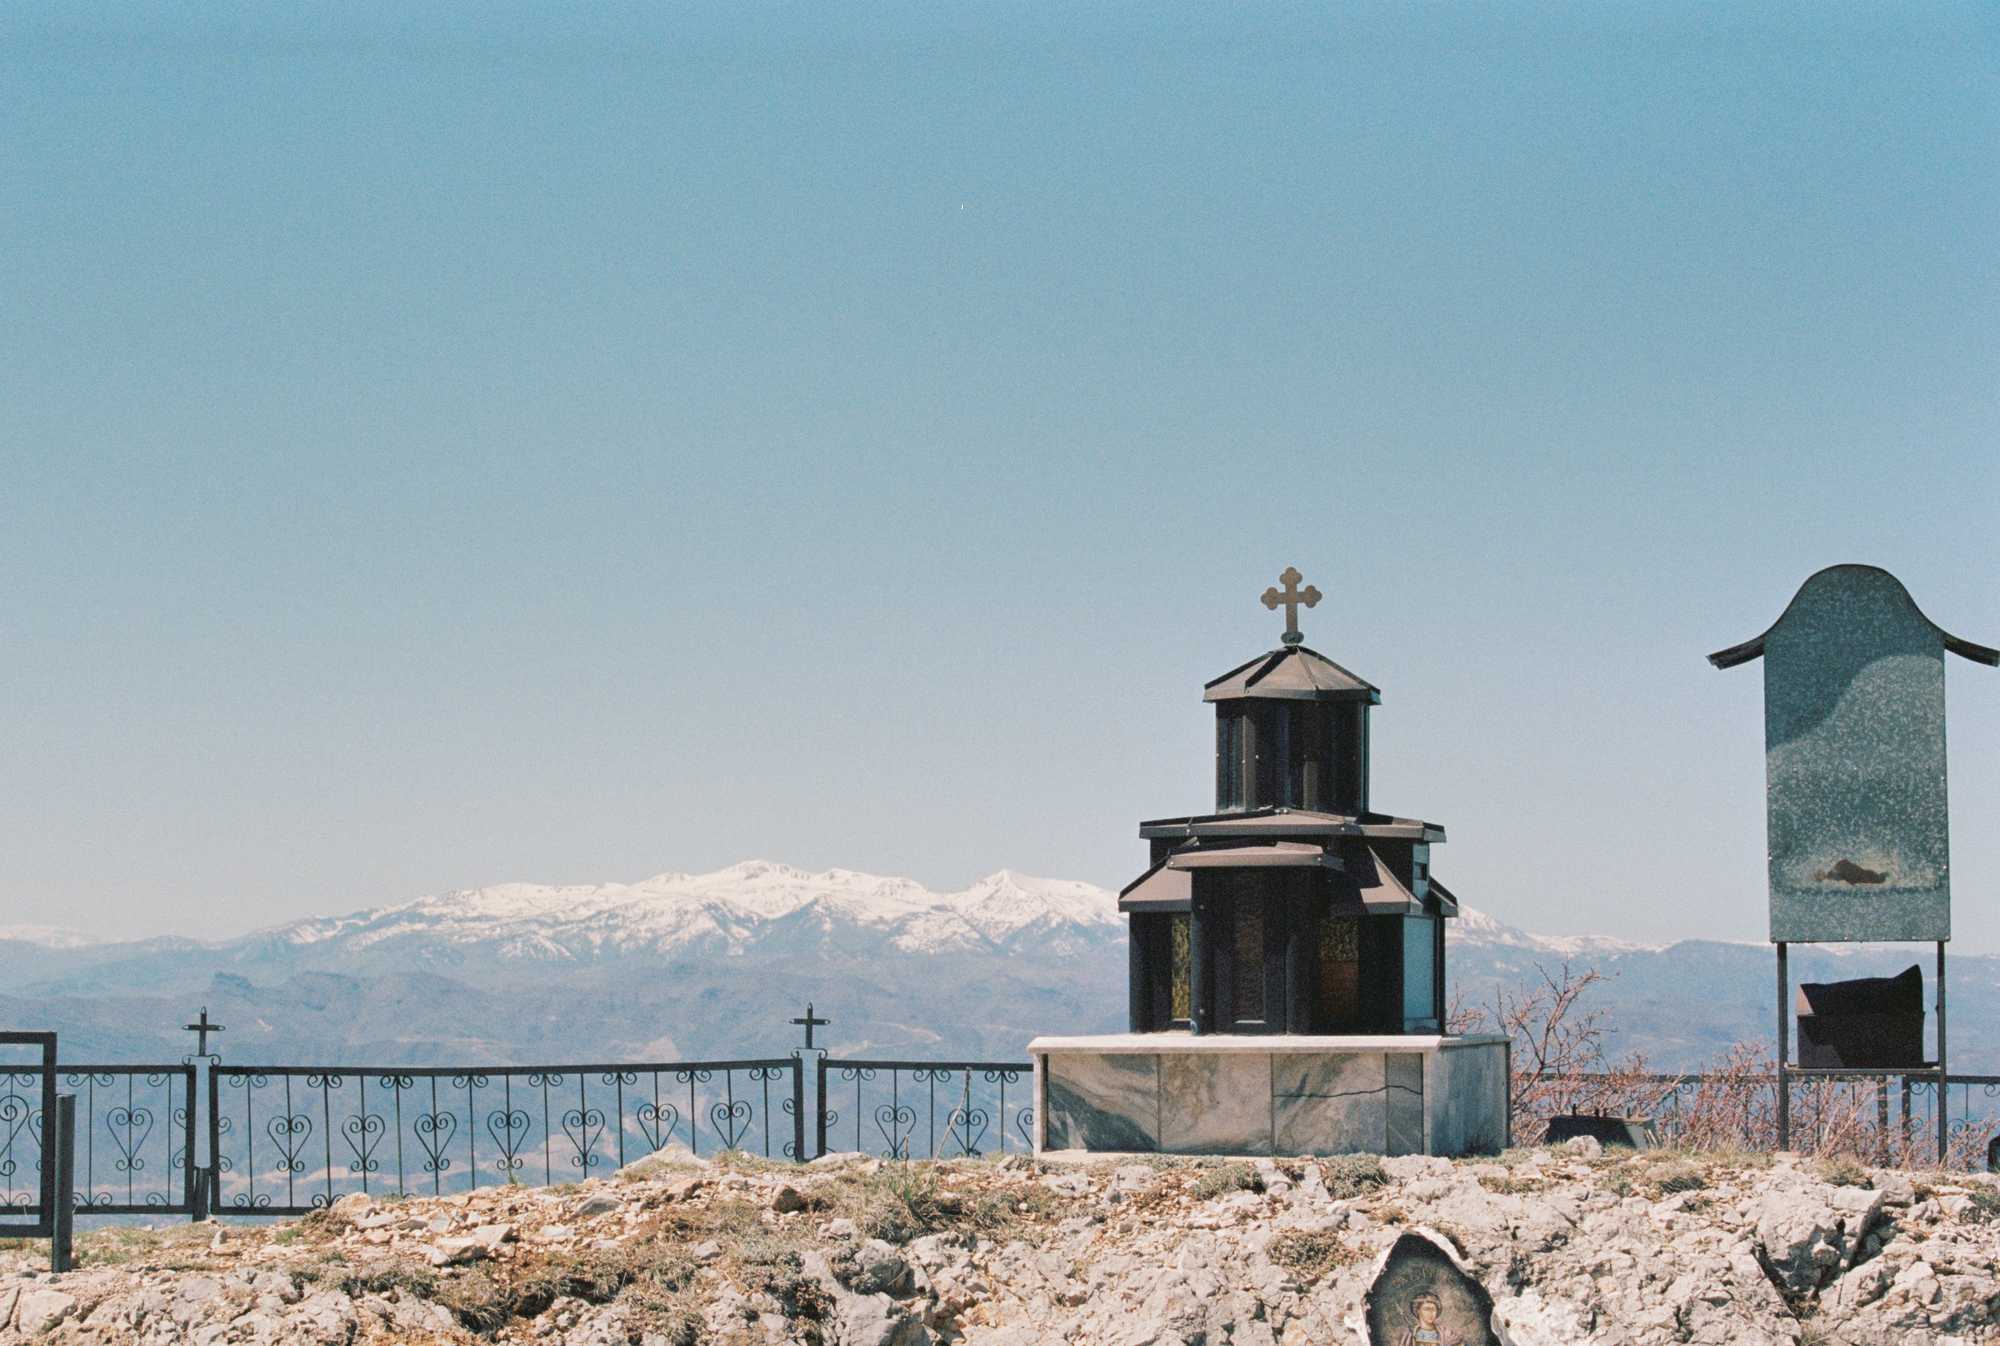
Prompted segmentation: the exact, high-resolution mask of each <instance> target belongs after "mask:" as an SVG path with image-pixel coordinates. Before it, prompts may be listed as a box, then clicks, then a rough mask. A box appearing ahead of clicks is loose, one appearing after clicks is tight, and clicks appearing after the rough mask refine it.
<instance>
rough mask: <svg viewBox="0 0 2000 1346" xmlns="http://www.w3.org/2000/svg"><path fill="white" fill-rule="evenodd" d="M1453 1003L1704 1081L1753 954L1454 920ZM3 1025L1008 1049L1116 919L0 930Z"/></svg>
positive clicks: (725, 915) (500, 902) (888, 884)
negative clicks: (1585, 1001) (813, 1015)
mask: <svg viewBox="0 0 2000 1346" xmlns="http://www.w3.org/2000/svg"><path fill="white" fill-rule="evenodd" d="M1447 929H1448V932H1449V947H1450V972H1449V977H1450V986H1451V987H1452V988H1453V990H1454V991H1455V992H1456V993H1457V994H1458V995H1459V996H1461V997H1463V998H1464V999H1466V1000H1470V1001H1472V1002H1475V1003H1482V1004H1483V1003H1490V1002H1491V999H1492V997H1493V996H1494V995H1495V994H1496V993H1505V992H1508V991H1512V990H1514V989H1516V988H1520V987H1523V986H1527V985H1532V984H1535V983H1537V982H1538V981H1539V979H1540V976H1541V972H1542V970H1544V969H1546V970H1548V971H1551V972H1553V971H1555V970H1556V969H1558V968H1559V967H1562V966H1564V965H1567V966H1569V967H1570V968H1571V969H1572V970H1575V971H1581V970H1585V969H1595V970H1597V971H1601V972H1603V973H1605V974H1606V976H1607V977H1608V979H1609V980H1608V981H1606V982H1605V983H1604V984H1603V985H1601V986H1599V987H1598V988H1596V989H1595V990H1594V991H1593V993H1592V994H1593V997H1594V999H1593V1002H1592V1003H1593V1004H1594V1005H1595V1006H1596V1007H1597V1008H1600V1009H1602V1010H1603V1011H1604V1014H1605V1020H1606V1022H1607V1023H1608V1024H1609V1025H1611V1027H1612V1028H1613V1029H1614V1032H1615V1036H1614V1038H1613V1040H1612V1044H1611V1045H1612V1048H1613V1050H1614V1051H1629V1050H1637V1051H1643V1052H1644V1053H1645V1054H1646V1055H1647V1056H1648V1057H1649V1059H1651V1060H1652V1061H1653V1062H1654V1063H1655V1064H1656V1065H1657V1066H1659V1067H1661V1068H1684V1067H1690V1066H1695V1065H1699V1064H1700V1063H1701V1062H1702V1061H1705V1060H1707V1059H1710V1058H1712V1057H1713V1056H1714V1055H1715V1054H1716V1053H1717V1052H1719V1051H1721V1050H1722V1049H1724V1048H1726V1047H1727V1046H1729V1045H1730V1044H1732V1043H1734V1042H1738V1041H1742V1040H1746V1039H1747V1040H1755V1041H1762V1040H1764V1039H1765V1038H1766V1037H1767V1036H1768V1029H1769V998H1770V994H1771V968H1772V960H1771V952H1770V950H1769V948H1768V947H1766V946H1764V945H1761V944H1724V943H1718V942H1712V941H1684V942H1681V943H1677V944H1672V945H1666V946H1659V945H1647V944H1638V943H1634V942H1631V941H1628V940H1620V939H1614V938H1610V937H1606V936H1552V935H1538V934H1532V933H1529V932H1527V931H1523V930H1520V929H1517V928H1515V927H1512V926H1509V925H1506V924H1504V923H1502V922H1500V921H1498V920H1496V919H1494V918H1493V917H1491V916H1489V915H1487V914H1485V913H1483V912H1479V911H1475V910H1471V909H1467V910H1466V911H1465V912H1464V914H1463V915H1461V916H1460V917H1459V918H1458V919H1457V920H1456V921H1453V922H1452V923H1451V924H1450V925H1449V926H1448V927H1447ZM8 948H11V949H12V950H14V951H16V956H15V957H13V958H12V959H9V960H7V961H6V963H5V964H4V965H5V966H8V967H9V968H10V970H11V971H12V973H13V975H12V976H11V977H10V979H9V981H8V983H7V984H6V991H5V993H4V994H0V1021H5V1022H7V1023H10V1024H16V1025H23V1026H29V1025H41V1024H50V1025H51V1026H54V1027H56V1028H57V1029H59V1030H60V1031H61V1032H62V1033H63V1034H64V1049H63V1050H64V1055H65V1056H66V1057H67V1058H68V1059H70V1060H73V1061H76V1060H84V1059H86V1058H96V1059H100V1060H120V1059H124V1060H132V1059H142V1058H143V1059H149V1060H159V1059H167V1060H172V1059H177V1058H178V1057H179V1055H180V1054H181V1052H183V1051H185V1050H186V1043H185V1035H184V1034H182V1033H181V1032H180V1031H179V1029H180V1025H182V1024H184V1023H186V1022H187V1021H188V1019H189V1017H190V1016H191V1015H192V1013H193V1011H194V1010H196V1009H197V1008H199V1007H200V1006H202V1005H204V1004H206V1005H207V1006H208V1007H209V1008H210V1010H211V1013H212V1014H213V1016H214V1017H215V1018H216V1019H217V1020H219V1021H220V1022H222V1023H224V1024H226V1025H228V1031H227V1033H226V1035H225V1036H224V1037H223V1038H222V1040H221V1041H222V1050H223V1051H224V1053H225V1055H226V1057H227V1058H228V1059H230V1060H233V1061H238V1062H244V1063H251V1062H279V1061H288V1062H293V1063H309V1062H328V1063H332V1062H348V1063H353V1062H357V1061H362V1060H363V1059H364V1058H365V1060H366V1061H368V1062H371V1063H372V1062H379V1063H383V1064H396V1063H408V1064H424V1063H439V1062H454V1063H456V1062H465V1063H476V1062H495V1063H498V1062H531V1061H542V1062H556V1061H562V1060H577V1059H585V1060H594V1061H608V1060H653V1061H659V1060H678V1059H692V1058H696V1057H714V1056H725V1057H743V1056H753V1055H759V1056H760V1055H771V1054H779V1053H782V1052H785V1051H789V1050H790V1049H791V1048H792V1047H794V1046H796V1045H797V1042H798V1039H797V1030H796V1029H794V1028H792V1027H791V1026H790V1024H789V1020H790V1019H791V1018H792V1017H794V1016H795V1015H797V1014H798V1013H799V1011H800V1009H801V1008H802V1006H803V1005H804V1003H805V1002H806V1001H808V1000H810V1001H812V1002H814V1004H815V1005H816V1006H817V1007H818V1009H819V1011H820V1012H821V1013H822V1014H823V1015H826V1016H828V1017H830V1018H831V1019H832V1020H833V1024H832V1026H831V1027H830V1028H829V1029H827V1030H825V1031H824V1033H823V1034H822V1037H821V1040H822V1041H828V1040H830V1041H831V1043H832V1045H833V1048H834V1050H835V1051H836V1052H837V1053H841V1054H846V1055H856V1054H868V1055H873V1056H878V1057H879V1056H893V1057H903V1058H916V1059H944V1058H958V1059H978V1060H1018V1059H1020V1055H1021V1051H1022V1048H1023V1047H1024V1046H1025V1044H1026V1043H1027V1040H1028V1039H1029V1038H1031V1037H1033V1036H1034V1035H1035V1034H1037V1033H1041V1032H1051V1031H1067V1032H1096V1031H1110V1030H1116V1029H1119V1028H1122V1027H1123V1026H1124V1020H1125V1012H1126V1011H1125V978H1126V967H1125V923H1124V920H1123V919H1122V918H1121V917H1120V916H1119V914H1118V910H1117V901H1116V896H1115V894H1113V893H1112V892H1110V891H1109V890H1107V889H1104V888H1099V887H1097V886H1095V885H1093V884H1089V883H1081V882H1076V881H1073V880H1064V879H1043V878H1033V877H1029V876H1027V875H1023V874H1017V873H1014V872H1012V871H1008V870H1002V871H1000V872H999V873H997V874H993V875H990V876H988V877H987V878H984V879H981V880H979V881H978V882H977V883H974V884H972V885H971V886H970V887H967V888H965V889H962V890H959V891H956V892H934V891H932V890H930V889H928V888H926V887H924V886H923V885H922V884H919V883H917V882H915V881H914V880H911V879H907V878H896V877H886V876H881V875H874V874H865V873H858V872H856V871H853V870H844V869H834V870H826V871H823V872H819V873H809V872H806V871H803V870H799V869H795V868H792V867H790V866H787V865H782V864H775V863H771V862H768V861H746V862H744V863H742V864H738V865H732V866H730V867H729V868H727V869H721V870H716V871H714V872H713V873H707V874H660V875H656V876H654V877H653V878H649V879H642V880H639V881H637V882H631V883H603V884H560V885H550V884H527V883H509V884H497V885H494V886H492V887H487V888H472V889H461V890H457V891H453V892H447V893H439V894H436V895H433V896H429V897H421V898H418V899H416V900H414V901H410V902H402V903H396V904H392V905H386V906H379V907H370V908H367V909H364V910H360V911H355V912H351V913H349V914H347V915H343V916H334V917H324V918H315V919H311V920H303V921H294V922H290V923H287V924H284V925H279V926H274V927H272V928H270V929H266V930H261V931H257V932H255V933H252V934H248V935H243V936H239V937H235V938H231V939H222V940H210V941H197V940H190V939H185V938H177V937H168V938H161V939H151V940H144V941H139V942H127V943H118V942H105V941H91V940H88V939H84V938H82V937H80V936H77V935H75V934H74V932H69V931H46V930H36V929H26V928H14V929H0V952H4V951H6V950H7V949H8ZM1794 961H1795V967H1796V975H1797V976H1798V978H1799V979H1800V980H1830V979H1834V978H1837V977H1843V976H1856V975H1870V974H1874V973H1879V972H1890V971H1895V970H1897V969H1898V968H1900V967H1902V966H1905V965H1907V963H1908V962H1909V957H1908V955H1907V954H1906V953H1904V954H1900V955H1899V954H1898V953H1897V952H1896V951H1893V950H1872V949H1859V948H1857V949H1853V950H1835V949H1800V950H1795V952H1794ZM1952 966H1953V983H1952V998H1951V1005H1952V1029H1953V1032H1952V1042H1953V1045H1954V1048H1955V1051H1954V1057H1955V1058H1956V1060H1957V1062H1958V1063H1959V1064H1960V1065H1961V1067H1962V1068H1964V1069H1974V1068H1978V1066H1979V1065H1983V1064H1984V1063H1985V1057H1986V1056H1989V1055H1995V1056H2000V1053H1992V1052H1990V1051H1989V1050H1988V1049H1987V1047H1986V1043H1987V1042H1988V1041H1990V1034H1988V1033H1986V1032H1985V1029H1986V1028H1987V1027H1988V1026H1990V1025H1995V1024H2000V959H1993V958H1971V957H1959V958H1956V959H1954V961H1953V965H1952Z"/></svg>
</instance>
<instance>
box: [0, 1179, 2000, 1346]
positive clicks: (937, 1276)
mask: <svg viewBox="0 0 2000 1346" xmlns="http://www.w3.org/2000/svg"><path fill="white" fill-rule="evenodd" d="M1415 1226H1421V1227H1424V1228H1426V1229H1428V1230H1431V1231H1433V1232H1435V1233H1436V1234H1437V1235H1439V1236H1441V1237H1442V1238H1444V1239H1446V1240H1448V1241H1449V1242H1451V1243H1453V1244H1455V1245H1456V1246H1457V1248H1458V1250H1459V1251H1460V1253H1461V1254H1462V1255H1463V1258H1464V1260H1465V1262H1466V1264H1467V1265H1468V1266H1469V1267H1470V1268H1471V1269H1472V1271H1473V1273H1474V1274H1475V1275H1477V1276H1478V1277H1479V1278H1480V1279H1481V1280H1482V1281H1483V1282H1484V1283H1485V1284H1486V1286H1487V1288H1488V1290H1489V1292H1490V1293H1491V1294H1492V1295H1493V1298H1494V1300H1495V1303H1496V1305H1497V1308H1496V1314H1495V1316H1496V1319H1497V1326H1498V1327H1499V1329H1500V1331H1501V1333H1502V1339H1503V1340H1506V1341H1508V1342H1511V1343H1513V1344H1514V1346H1573V1344H1575V1343H1586V1342H1588V1343H1611V1342H1621V1343H1622V1342H1630V1343H1655V1342H1659V1343H1665V1342H1703V1343H1731V1344H1732V1346H1755V1344H1756V1343H1773V1342H1798V1343H1818V1344H1820V1346H1826V1344H1829V1343H1852V1344H1853V1346H1862V1344H1863V1343H1867V1344H1869V1346H1873V1344H1874V1343H1881V1342H1908V1343H1932V1344H1933V1346H1942V1344H1943V1343H1948V1342H1973V1341H2000V1279H1996V1277H2000V1270H1996V1261H2000V1187H1996V1186H1995V1185H1994V1184H1993V1183H1991V1182H1990V1181H1989V1180H1987V1179H1986V1178H1984V1177H1969V1176H1966V1175H1962V1174H1959V1175H1945V1174H1911V1173H1903V1172H1895V1171H1887V1170H1870V1169H1865V1168H1862V1167H1860V1166H1858V1165H1853V1164H1836V1165H1830V1166H1829V1165H1826V1164H1822V1163H1817V1162H1813V1161H1807V1160H1801V1159H1794V1158H1790V1157H1779V1158H1777V1159H1775V1160H1774V1159H1771V1158H1770V1157H1768V1156H1736V1157H1717V1156H1690V1155H1673V1154H1662V1153H1652V1154H1644V1155H1636V1156H1635V1155H1631V1154H1629V1153H1624V1152H1616V1151H1614V1152H1610V1153H1601V1152H1598V1151H1597V1150H1596V1149H1595V1146H1594V1144H1593V1143H1592V1142H1576V1143H1572V1145H1570V1146H1568V1147H1564V1148H1561V1149H1556V1150H1533V1151H1527V1150H1523V1151H1510V1152H1509V1153H1508V1154H1506V1155H1504V1156H1502V1157H1501V1158H1500V1159H1498V1160H1487V1161H1462V1162H1457V1163H1452V1162H1447V1161H1444V1160H1437V1159H1424V1158H1405V1159H1390V1160H1385V1161H1377V1160H1374V1159H1372V1158H1349V1159H1339V1160H1326V1161H1296V1162H1279V1163H1277V1164H1271V1163H1259V1164H1255V1165H1252V1164H1246V1163H1223V1162H1218V1161H1206V1162H1202V1161H1168V1160H1148V1161H1145V1162H1139V1161H1124V1162H1111V1161H1098V1162H1093V1163H1088V1164H1083V1163H1062V1162H1047V1163H1043V1164H1039V1165H1038V1164H1036V1163H1034V1162H1033V1161H1030V1160H1028V1159H1026V1158H1022V1157H1014V1158H1010V1159H1006V1160H1001V1161H997V1162H995V1161H984V1160H968V1161H962V1162H953V1163H942V1164H895V1163H890V1164H883V1163H880V1162H878V1161H875V1160H871V1159H866V1158H863V1157H861V1156H858V1155H831V1156H828V1157H827V1158H825V1159H821V1160H819V1161H818V1162H816V1163H814V1164H811V1165H807V1166H805V1167H803V1168H800V1167H793V1166H789V1165H776V1164H771V1163H768V1162H765V1161H761V1160H752V1159H736V1158H729V1159H725V1160H724V1161H722V1162H713V1161H708V1160H702V1159H697V1158H695V1157H694V1156H692V1155H687V1154H684V1153H681V1154H674V1153H668V1154H662V1155H658V1156H655V1157H654V1158H652V1159H650V1160H647V1161H645V1162H644V1163H643V1164H641V1165H637V1166H634V1167H633V1168H630V1169H627V1170H626V1171H625V1172H623V1173H622V1174H619V1175H617V1176H615V1177H612V1178H607V1179H603V1180H598V1181H593V1182H589V1183H584V1184H582V1185H580V1186H572V1187H559V1188H530V1187H499V1188H493V1189H487V1190H482V1191H481V1192H479V1193H478V1194H476V1195H473V1196H457V1197H444V1198H439V1199H412V1200H399V1201H369V1200H367V1199H366V1198H361V1197H349V1198H346V1199H343V1200H342V1201H340V1202H338V1203H337V1204H336V1205H335V1206H334V1207H333V1208H332V1209H330V1210H327V1211H323V1212H321V1213H319V1214H317V1215H314V1216H311V1217H309V1218H307V1219H304V1220H299V1221H294V1222H290V1223H285V1224H277V1225H268V1226H263V1227H258V1228H241V1227H232V1226H230V1225H228V1224H226V1223H224V1224H217V1223H209V1224H201V1225H180V1226H174V1227H168V1228H164V1229H159V1230H138V1229H122V1230H105V1231H99V1232H95V1233H91V1234H87V1235H83V1236H81V1237H80V1238H79V1240H78V1260H79V1269H78V1270H76V1271H73V1272H71V1273H69V1274H67V1275H64V1276H60V1277H51V1276H50V1275H49V1274H48V1273H47V1272H46V1271H45V1270H40V1269H38V1264H39V1265H41V1266H45V1265H46V1263H45V1260H44V1259H45V1257H46V1249H45V1246H44V1245H39V1244H36V1245H26V1244H22V1245H14V1246H12V1247H10V1248H8V1249H7V1250H5V1251H0V1341H8V1342H13V1341H38V1342H137V1343H148V1342H190V1343H220V1342H288V1343H289V1342H298V1343H347V1342H357V1343H359V1342H410V1343H426V1342H472V1341H481V1340H484V1341H496V1342H540V1343H551V1344H554V1343H564V1344H569V1346H586V1344H588V1346H609V1344H611V1343H642V1344H644V1346H667V1344H669V1343H689V1342H716V1343H763V1342H815V1343H826V1344H827V1346H917V1343H933V1342H963V1343H966V1344H967V1346H1044V1344H1046V1346H1056V1343H1063V1344H1064V1346H1068V1343H1076V1342H1103V1343H1110V1344H1112V1346H1176V1344H1180V1346H1218V1344H1219V1343H1223V1342H1230V1343H1258V1344H1260V1346H1262V1344H1266V1343H1285V1344H1286V1346H1291V1344H1292V1343H1304V1342H1313V1343H1330V1342H1339V1343H1359V1342H1361V1341H1362V1338H1361V1337H1360V1335H1359V1334H1358V1331H1357V1328H1356V1326H1355V1324H1356V1322H1357V1321H1358V1318H1357V1309H1358V1307H1359V1305H1360V1303H1361V1298H1362V1295H1363V1293H1364V1292H1365V1290H1366V1289H1367V1285H1368V1282H1369V1279H1370V1277H1371V1275H1372V1269H1373V1264H1374V1262H1375V1261H1376V1259H1377V1258H1378V1257H1379V1256H1380V1255H1381V1253H1382V1252H1383V1250H1385V1249H1386V1248H1387V1247H1388V1246H1389V1244H1390V1243H1392V1242H1393V1241H1394V1239H1395V1238H1396V1237H1397V1235H1398V1234H1400V1233H1401V1232H1403V1231H1405V1230H1407V1229H1409V1228H1411V1227H1415Z"/></svg>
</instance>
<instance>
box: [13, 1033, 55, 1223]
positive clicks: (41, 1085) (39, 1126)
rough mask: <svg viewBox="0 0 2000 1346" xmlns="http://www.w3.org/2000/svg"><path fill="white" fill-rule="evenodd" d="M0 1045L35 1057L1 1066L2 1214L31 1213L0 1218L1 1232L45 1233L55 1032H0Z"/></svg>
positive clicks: (50, 1202)
mask: <svg viewBox="0 0 2000 1346" xmlns="http://www.w3.org/2000/svg"><path fill="white" fill-rule="evenodd" d="M0 1050H7V1051H9V1052H10V1054H20V1053H22V1052H25V1054H27V1055H31V1056H33V1057H34V1058H35V1059H34V1061H33V1062H32V1063H29V1062H25V1061H9V1062H7V1063H6V1064H4V1065H0V1214H5V1215H22V1216H28V1217H31V1218H29V1219H25V1220H14V1221H4V1222H0V1235H6V1236H10V1237H14V1236H18V1237H24V1238H49V1237H50V1236H52V1235H53V1233H54V1232H55V1219H56V1204H57V1202H56V1166H55V1165H53V1164H47V1163H44V1162H43V1157H44V1155H43V1151H44V1149H45V1147H44V1145H43V1142H42V1133H43V1128H44V1125H45V1124H46V1123H47V1122H48V1120H49V1119H50V1118H52V1117H53V1116H54V1115H55V1109H56V1035H55V1034H54V1033H15V1032H6V1033H0ZM31 1149H32V1150H33V1154H32V1155H30V1153H29V1151H30V1150H31Z"/></svg>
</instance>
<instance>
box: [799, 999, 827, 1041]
mask: <svg viewBox="0 0 2000 1346" xmlns="http://www.w3.org/2000/svg"><path fill="white" fill-rule="evenodd" d="M792 1022H793V1023H795V1024H798V1025H799V1026H800V1027H802V1028H804V1029H805V1030H806V1050H807V1051H809V1052H810V1051H824V1050H826V1049H825V1048H823V1047H814V1046H813V1029H815V1028H824V1027H826V1026H827V1025H828V1024H830V1023H832V1022H833V1020H831V1019H821V1018H818V1017H816V1016H815V1015H814V1014H813V1007H812V1001H810V1000H808V1001H806V1012H805V1015H804V1017H803V1018H798V1019H794V1020H792Z"/></svg>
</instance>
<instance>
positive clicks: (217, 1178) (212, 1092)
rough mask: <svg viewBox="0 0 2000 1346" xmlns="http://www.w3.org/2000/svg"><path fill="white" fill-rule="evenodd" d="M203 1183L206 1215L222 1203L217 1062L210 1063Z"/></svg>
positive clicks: (220, 1103) (220, 1102) (220, 1100)
mask: <svg viewBox="0 0 2000 1346" xmlns="http://www.w3.org/2000/svg"><path fill="white" fill-rule="evenodd" d="M207 1174H208V1176H207V1178H206V1180H205V1181H203V1183H202V1193H201V1209H202V1213H203V1216H204V1217H206V1216H208V1215H211V1214H213V1213H214V1212H215V1209H216V1208H217V1207H218V1206H220V1205H221V1204H222V1082H221V1081H220V1080H218V1079H217V1078H216V1076H215V1062H213V1061H211V1062H209V1063H208V1169H207Z"/></svg>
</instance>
